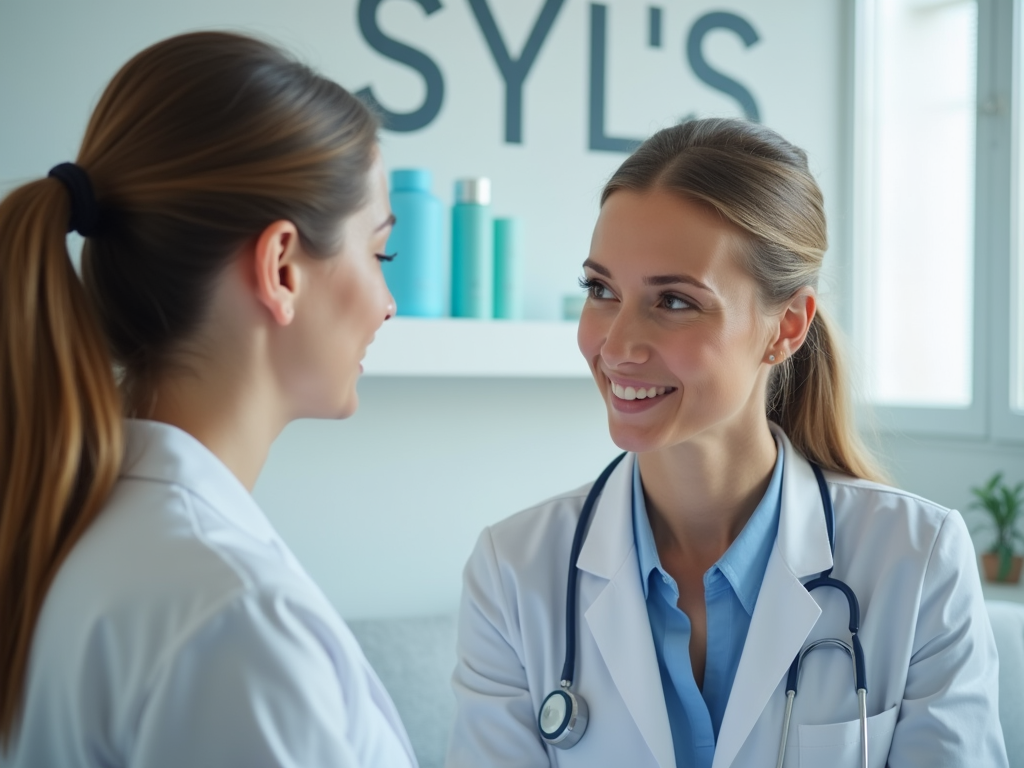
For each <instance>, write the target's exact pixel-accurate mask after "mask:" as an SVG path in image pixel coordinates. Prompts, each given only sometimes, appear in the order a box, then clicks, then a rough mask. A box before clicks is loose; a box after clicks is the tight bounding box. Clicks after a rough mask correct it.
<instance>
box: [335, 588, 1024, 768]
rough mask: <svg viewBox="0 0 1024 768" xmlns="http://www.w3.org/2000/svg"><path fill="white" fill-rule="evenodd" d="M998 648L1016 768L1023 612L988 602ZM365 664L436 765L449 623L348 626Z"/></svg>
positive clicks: (1022, 696) (1022, 746) (450, 712)
mask: <svg viewBox="0 0 1024 768" xmlns="http://www.w3.org/2000/svg"><path fill="white" fill-rule="evenodd" d="M987 605H988V612H989V618H990V619H991V621H992V629H993V630H994V632H995V636H996V645H997V646H998V647H999V716H1000V719H1001V721H1002V724H1003V733H1004V734H1005V736H1006V750H1007V752H1008V753H1009V755H1010V768H1024V605H1021V604H1018V603H1008V602H1002V601H998V600H990V601H989V602H988V603H987ZM349 626H350V627H351V628H352V631H353V633H355V635H356V637H357V638H358V639H359V642H360V644H361V645H362V646H363V650H364V651H365V653H366V657H367V658H368V659H369V660H370V663H371V664H373V666H374V668H375V669H376V670H377V673H378V674H379V675H380V678H381V680H382V681H383V683H384V685H385V687H386V688H387V689H388V691H389V692H390V693H391V697H392V698H393V699H394V701H395V706H396V707H397V708H398V711H399V713H400V714H401V715H402V720H403V721H404V722H405V727H406V729H407V730H408V732H409V738H410V740H411V741H412V745H413V748H414V749H415V750H416V755H417V757H418V758H419V761H420V768H441V766H442V765H444V753H445V746H446V744H447V741H448V730H449V728H450V726H451V722H452V718H453V716H454V712H455V700H454V697H453V695H452V690H451V685H450V678H451V673H452V669H453V668H454V666H455V618H454V617H453V616H434V617H427V618H412V619H410V618H404V619H382V620H376V621H350V622H349Z"/></svg>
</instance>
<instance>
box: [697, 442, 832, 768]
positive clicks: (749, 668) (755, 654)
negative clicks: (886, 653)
mask: <svg viewBox="0 0 1024 768" xmlns="http://www.w3.org/2000/svg"><path fill="white" fill-rule="evenodd" d="M773 427H774V425H773ZM773 431H774V432H775V434H776V435H777V436H778V437H779V438H780V440H781V441H782V443H783V448H784V450H785V457H786V458H785V465H784V469H783V478H782V506H781V514H780V517H779V534H778V537H777V538H776V540H775V546H774V547H773V549H772V554H771V557H770V558H769V560H768V566H767V568H766V569H765V574H764V581H762V583H761V591H760V592H759V593H758V597H757V604H756V605H755V607H754V614H753V616H751V619H750V628H749V630H748V631H747V639H746V642H745V643H744V645H743V654H742V656H741V657H740V663H739V667H738V668H737V670H736V679H735V681H734V682H733V686H732V695H730V697H729V703H728V705H727V706H726V710H725V716H724V717H723V719H722V727H721V730H720V731H719V735H718V743H717V745H716V747H715V759H714V762H713V763H712V768H727V766H731V765H732V762H733V760H734V759H735V758H736V755H737V754H738V753H739V751H740V748H741V747H742V746H743V743H744V742H745V741H746V740H747V738H748V737H749V736H750V733H751V731H752V730H753V729H754V726H755V724H756V723H757V721H758V718H760V716H761V713H762V712H763V711H764V708H765V706H766V705H767V703H768V700H769V698H770V697H771V696H772V695H773V694H774V693H775V691H776V689H777V688H778V686H779V682H780V681H781V680H782V679H783V678H784V677H785V676H786V673H787V672H788V671H789V666H790V664H792V663H793V659H794V658H795V657H796V655H797V653H799V651H800V648H801V647H803V644H804V642H805V641H806V640H807V637H808V635H809V634H810V632H811V629H812V628H813V627H814V624H815V623H816V622H817V620H818V617H819V616H820V615H821V608H820V607H819V606H818V604H817V603H816V602H815V601H814V598H812V597H811V595H810V594H809V593H808V592H807V590H806V589H804V586H803V581H802V579H806V578H807V577H809V576H813V575H817V574H818V573H820V572H821V571H824V570H826V569H828V568H829V567H831V565H832V552H831V550H830V548H829V543H828V532H827V529H826V527H825V517H824V508H823V506H822V503H821V496H820V494H819V491H818V485H817V481H816V480H815V478H814V472H813V470H812V469H811V466H810V464H808V462H807V460H806V459H805V458H804V457H803V456H801V455H800V454H799V453H797V451H796V449H795V448H794V447H793V446H792V444H790V442H789V440H788V438H786V436H785V435H784V434H782V432H781V431H780V430H778V429H777V428H774V429H773Z"/></svg>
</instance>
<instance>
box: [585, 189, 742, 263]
mask: <svg viewBox="0 0 1024 768" xmlns="http://www.w3.org/2000/svg"><path fill="white" fill-rule="evenodd" d="M746 244H747V239H746V237H745V235H744V234H743V233H742V232H741V231H740V230H739V228H738V227H736V226H735V225H733V224H732V223H731V222H729V221H727V220H726V219H724V218H723V217H722V216H721V214H719V213H718V212H717V211H716V210H715V209H713V208H712V207H711V206H709V205H706V204H704V203H700V202H696V201H693V200H690V199H687V198H685V197H682V196H680V195H677V194H674V193H671V192H667V191H665V190H659V189H655V190H650V191H645V192H634V191H631V190H619V191H617V192H614V193H613V194H612V195H611V196H610V197H609V198H608V199H607V200H606V201H605V203H604V205H603V206H602V208H601V213H600V215H599V216H598V220H597V225H596V226H595V228H594V237H593V240H592V242H591V258H593V259H594V260H596V261H598V262H600V263H601V264H603V265H605V266H607V267H609V268H611V269H612V270H613V271H614V269H615V268H616V267H619V268H625V267H629V266H640V267H642V268H643V271H644V272H651V271H663V270H668V271H669V272H672V271H676V272H678V271H681V270H684V271H686V272H688V273H690V274H692V275H695V276H696V275H699V274H702V275H705V276H710V275H711V274H713V273H716V272H726V273H734V272H735V271H736V270H740V259H739V256H740V254H741V253H742V249H743V248H744V247H745V246H746Z"/></svg>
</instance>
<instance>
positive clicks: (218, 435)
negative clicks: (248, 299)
mask: <svg viewBox="0 0 1024 768" xmlns="http://www.w3.org/2000/svg"><path fill="white" fill-rule="evenodd" d="M235 357H236V356H235V355H226V356H221V357H219V358H217V359H212V358H210V359H205V360H204V361H203V363H202V364H201V365H199V366H196V367H194V368H192V369H191V370H180V371H176V372H174V373H172V374H170V375H165V376H163V377H161V378H160V379H159V380H158V381H157V382H156V383H155V386H154V387H153V390H152V395H151V397H149V398H147V399H148V401H149V402H150V403H151V404H152V405H151V407H150V408H149V409H147V410H148V413H147V412H143V413H142V414H141V415H143V416H146V417H147V418H150V419H153V420H154V421H161V422H164V423H166V424H170V425H172V426H175V427H178V428H179V429H182V430H184V431H185V432H187V433H188V434H190V435H192V436H193V437H194V438H196V439H197V440H198V441H199V442H201V443H202V444H203V445H205V446H206V447H207V448H208V449H209V450H210V452H211V453H213V454H214V455H215V456H216V457H217V458H218V459H220V460H221V461H222V462H223V463H224V465H225V466H226V467H227V468H228V469H229V470H230V471H231V473H232V474H234V475H235V477H237V478H238V479H239V481H240V482H241V483H242V484H243V485H244V486H245V487H246V488H247V489H249V491H252V489H253V487H254V486H255V485H256V479H257V478H258V477H259V474H260V471H261V470H262V469H263V465H264V464H265V463H266V460H267V455H268V454H269V453H270V445H271V443H272V442H273V441H274V440H275V438H276V437H277V436H278V434H280V432H281V430H282V429H284V427H285V425H286V424H287V422H288V418H287V417H286V415H285V414H284V413H283V412H281V408H280V403H279V402H278V401H277V399H276V398H275V397H274V396H273V393H272V392H270V391H268V388H267V385H266V384H265V383H264V384H263V386H261V382H266V377H260V376H254V375H252V371H251V369H250V366H248V365H245V364H242V361H241V360H239V359H232V358H235Z"/></svg>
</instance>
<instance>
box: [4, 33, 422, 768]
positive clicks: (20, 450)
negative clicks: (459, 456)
mask: <svg viewBox="0 0 1024 768" xmlns="http://www.w3.org/2000/svg"><path fill="white" fill-rule="evenodd" d="M376 132H377V125H376V122H375V120H374V118H373V116H372V115H371V114H370V113H369V112H368V111H367V110H366V109H365V108H364V107H363V106H362V104H360V102H359V101H358V100H356V99H355V98H354V97H353V96H352V95H351V94H349V93H348V92H346V91H345V90H344V89H342V88H341V87H340V86H338V85H337V84H335V83H333V82H331V81H329V80H326V79H325V78H323V77H321V76H319V75H317V74H316V73H315V72H313V71H311V70H310V69H309V68H307V67H305V66H304V65H302V64H300V63H298V62H296V61H294V60H293V59H291V58H290V57H289V56H287V55H285V54H284V53H283V52H281V51H280V50H278V49H276V48H274V47H272V46H270V45H267V44H265V43H263V42H259V41H257V40H253V39H250V38H247V37H242V36H238V35H232V34H221V33H195V34H189V35H183V36H180V37H176V38H172V39H170V40H166V41H164V42H161V43H158V44H156V45H154V46H152V47H151V48H149V49H147V50H145V51H143V52H142V53H140V54H139V55H137V56H136V57H135V58H133V59H132V60H131V61H130V62H128V64H126V65H125V66H124V68H123V69H121V71H120V72H119V73H118V74H117V75H116V76H115V78H114V79H113V81H112V82H111V83H110V85H109V86H108V87H107V89H106V91H105V92H104V94H103V96H102V98H101V99H100V102H99V105H98V106H97V107H96V110H95V112H94V114H93V116H92V119H91V121H90V122H89V126H88V128H87V130H86V134H85V138H84V140H83V142H82V147H81V150H80V152H79V154H78V159H77V160H76V161H75V162H74V163H62V164H60V165H57V166H56V167H54V168H53V169H52V170H51V171H50V173H49V175H48V176H47V177H46V178H43V179H40V180H38V181H34V182H31V183H29V184H27V185H25V186H23V187H21V188H19V189H16V190H15V191H13V192H12V193H11V194H10V195H9V196H8V197H7V198H6V199H5V200H3V202H2V203H0V766H19V768H20V767H24V768H42V767H43V766H46V768H63V767H64V766H68V767H70V766H147V768H152V767H154V766H156V767H159V766H168V768H170V767H172V766H173V767H174V768H180V767H182V766H196V767H197V768H198V766H239V768H242V767H244V768H253V767H254V766H386V767H387V768H392V767H396V768H401V767H402V766H413V765H415V758H414V757H413V755H412V751H411V749H410V746H409V743H408V739H407V738H406V736H405V732H404V730H403V728H402V725H401V723H400V722H399V720H398V717H397V714H396V712H395V709H394V707H393V706H392V704H391V702H390V700H389V698H388V696H387V694H386V693H385V691H384V689H383V688H382V687H381V684H380V682H379V681H378V679H377V677H376V676H375V675H374V673H373V671H372V670H371V669H370V667H369V665H368V664H367V662H366V660H365V658H364V657H363V655H362V653H361V651H360V649H359V647H358V645H357V644H356V642H355V640H354V639H353V637H352V635H351V634H350V633H349V631H348V629H347V628H346V627H345V625H344V623H343V622H342V621H341V619H340V618H339V617H338V615H337V614H336V612H335V611H334V610H333V609H332V608H331V606H330V605H329V604H328V602H327V601H326V599H325V598H324V597H323V595H322V593H321V592H320V591H319V590H318V589H317V587H316V585H315V584H314V583H313V582H312V581H311V580H310V578H309V576H308V575H306V574H305V572H304V571H303V570H302V568H301V567H300V566H299V565H298V563H297V562H296V561H295V559H294V557H293V556H292V555H291V554H290V553H289V551H288V549H287V547H286V546H285V545H284V543H283V542H282V541H281V539H280V538H279V537H278V535H277V534H276V533H275V531H274V530H273V528H272V527H271V526H270V524H269V522H268V521H267V519H266V518H265V517H264V516H263V514H262V512H261V511H260V509H259V508H258V507H257V506H256V504H255V502H254V501H253V499H252V496H251V495H250V490H251V489H252V487H253V485H254V483H255V482H256V478H257V476H258V474H259V472H260V468H261V467H262V465H263V463H264V461H265V460H266V457H267V453H268V451H269V448H270V444H271V442H272V441H273V440H274V438H275V437H276V436H277V435H278V433H279V432H280V431H281V430H282V429H283V428H284V426H285V425H286V424H287V423H288V422H289V421H292V420H293V419H297V418H310V417H313V418H345V417H347V416H349V415H350V414H352V412H353V411H354V410H355V408H356V405H357V396H356V390H355V385H356V380H357V378H358V376H359V373H360V370H361V367H360V364H359V362H360V359H361V358H362V357H363V355H364V354H365V352H366V347H367V345H368V344H369V343H370V341H371V340H372V338H373V335H374V333H375V332H376V330H377V329H378V328H379V327H380V325H381V324H382V323H383V322H384V321H385V320H386V319H387V318H388V317H390V316H391V315H392V314H393V313H394V311H395V307H394V302H393V299H392V297H391V295H390V293H389V292H388V290H387V287H386V285H385V283H384V280H383V278H382V275H381V272H380V266H379V260H380V259H383V258H385V257H384V256H383V255H382V251H383V249H384V245H385V243H386V242H387V239H388V235H389V232H390V228H391V224H392V222H393V216H392V215H391V211H390V207H389V204H388V197H387V189H386V182H385V179H384V173H383V166H382V161H381V158H380V153H379V151H378V147H377V139H376ZM70 230H74V231H76V232H78V233H79V234H80V235H82V236H83V238H84V243H85V244H84V248H83V252H82V263H81V273H82V276H81V279H79V277H78V275H77V274H76V272H75V269H74V267H73V265H72V262H71V260H70V258H69V255H68V250H67V246H66V243H65V237H66V232H68V231H70Z"/></svg>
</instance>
